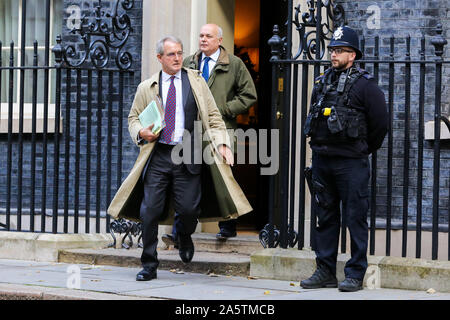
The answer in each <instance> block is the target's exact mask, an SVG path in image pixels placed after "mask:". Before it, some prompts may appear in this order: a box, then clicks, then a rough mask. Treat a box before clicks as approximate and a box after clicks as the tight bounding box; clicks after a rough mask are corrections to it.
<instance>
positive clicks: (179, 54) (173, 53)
mask: <svg viewBox="0 0 450 320" xmlns="http://www.w3.org/2000/svg"><path fill="white" fill-rule="evenodd" d="M183 53H184V52H183V51H178V52H169V53H168V54H166V56H168V57H169V58H175V56H176V55H177V56H179V57H182V56H183Z"/></svg>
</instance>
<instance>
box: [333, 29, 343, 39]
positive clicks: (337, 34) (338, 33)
mask: <svg viewBox="0 0 450 320" xmlns="http://www.w3.org/2000/svg"><path fill="white" fill-rule="evenodd" d="M343 35H344V30H342V27H339V28H337V29H336V31H335V32H334V33H333V39H334V40H339V39H340V38H342V36H343Z"/></svg>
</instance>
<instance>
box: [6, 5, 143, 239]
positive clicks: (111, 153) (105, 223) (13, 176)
mask: <svg viewBox="0 0 450 320" xmlns="http://www.w3.org/2000/svg"><path fill="white" fill-rule="evenodd" d="M26 3H27V1H23V6H22V13H21V14H22V16H21V19H22V20H21V21H22V22H23V25H22V29H21V32H22V34H21V37H20V39H23V40H22V43H21V52H22V57H21V59H20V61H21V64H20V66H16V65H15V56H14V43H13V42H12V43H11V44H10V55H9V56H10V58H9V65H8V66H4V63H3V62H2V61H1V55H0V86H1V79H2V77H1V75H3V74H4V73H7V74H8V77H9V78H8V97H7V105H8V112H7V119H8V120H7V121H8V128H7V132H5V133H0V148H1V151H0V153H1V154H5V157H4V160H5V161H2V164H1V176H4V177H5V181H6V183H5V184H2V185H1V186H0V194H1V199H0V221H1V223H0V228H4V229H6V230H8V231H31V232H52V233H60V232H63V233H68V232H73V233H78V232H83V231H84V232H86V233H90V232H97V233H98V232H109V231H110V217H109V215H107V214H106V209H107V206H108V205H109V203H110V201H111V197H112V195H113V194H114V192H115V191H116V190H117V189H118V188H119V186H120V184H121V182H122V156H123V150H122V149H123V143H122V136H123V129H124V121H126V115H124V104H125V101H124V99H125V98H126V97H127V96H128V92H127V87H128V86H130V85H132V84H133V82H134V71H133V68H132V65H133V60H132V55H131V54H130V53H129V52H128V51H127V50H126V46H125V45H126V43H127V40H128V38H129V36H130V34H131V32H132V31H133V29H132V27H131V20H130V18H129V16H128V14H127V12H128V11H129V10H131V9H132V8H133V6H134V1H132V0H116V1H114V2H113V3H112V4H111V11H110V12H106V11H105V10H104V9H103V7H102V1H96V3H98V4H97V6H96V7H95V11H94V16H93V17H88V16H83V17H82V18H81V21H80V27H79V28H77V29H73V30H72V31H71V33H72V34H73V35H74V36H78V40H79V41H78V42H77V43H75V44H74V43H73V42H72V43H70V44H68V45H65V44H63V42H62V38H61V36H58V37H57V39H56V45H55V46H54V47H53V48H51V46H50V4H51V1H50V0H47V1H46V2H45V6H46V27H45V30H46V31H45V32H46V34H45V50H44V55H45V62H44V64H43V65H42V64H41V65H39V64H38V57H39V52H38V49H37V48H38V43H37V41H35V42H34V55H33V63H32V64H30V65H27V64H26V63H25V61H26V60H25V57H24V53H25V50H24V48H25V39H26V33H27V30H26V24H25V21H26V14H27V10H26ZM74 36H72V37H71V41H75V40H73V39H74ZM1 46H2V44H1V42H0V51H1V49H2V48H1ZM51 51H52V52H53V54H54V64H52V63H51V61H50V60H51V59H50V52H51ZM41 54H42V53H41ZM16 72H18V73H19V77H20V78H19V81H20V82H19V88H20V90H19V95H18V97H17V101H15V98H14V91H15V90H16V86H15V74H16ZM42 73H44V80H43V83H41V82H39V81H38V75H40V74H42ZM29 76H31V86H26V85H25V81H24V79H25V77H29ZM52 77H53V79H54V81H53V83H52V81H51V80H52ZM25 90H27V91H28V92H32V101H31V106H32V107H31V109H32V111H31V126H32V128H31V129H30V130H28V131H27V132H25V130H24V123H25V121H26V119H25V114H24V105H25V99H24V91H25ZM41 91H43V101H40V102H39V103H38V101H37V95H38V93H39V92H41ZM2 99H3V98H2V97H1V92H0V100H2ZM51 99H53V100H51ZM39 105H41V107H42V109H41V110H42V112H43V114H42V115H41V116H40V117H38V114H37V113H38V112H37V111H38V106H39ZM16 106H17V108H18V110H19V114H18V117H15V113H14V110H15V108H16ZM0 109H1V105H0ZM0 111H1V110H0ZM50 121H53V123H51V122H50ZM2 159H3V158H2ZM39 196H40V197H39ZM39 200H40V201H39ZM25 218H26V219H27V220H28V222H25V221H24V219H25ZM83 222H84V230H82V229H83V228H82V226H81V225H80V223H83Z"/></svg>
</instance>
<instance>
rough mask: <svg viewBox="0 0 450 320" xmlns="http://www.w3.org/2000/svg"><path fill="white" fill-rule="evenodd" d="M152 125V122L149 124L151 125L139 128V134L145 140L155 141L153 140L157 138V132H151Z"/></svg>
mask: <svg viewBox="0 0 450 320" xmlns="http://www.w3.org/2000/svg"><path fill="white" fill-rule="evenodd" d="M153 126H154V124H151V125H150V126H148V127H147V128H144V129H141V130H139V136H140V137H141V138H142V139H144V140H145V141H148V142H153V141H155V140H156V139H157V138H158V136H159V133H158V134H154V133H153V132H152V129H153Z"/></svg>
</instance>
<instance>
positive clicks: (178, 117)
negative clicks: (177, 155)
mask: <svg viewBox="0 0 450 320" xmlns="http://www.w3.org/2000/svg"><path fill="white" fill-rule="evenodd" d="M171 77H172V76H171V75H169V74H167V73H165V72H164V71H162V75H161V94H162V99H163V106H164V108H166V100H167V93H168V91H169V86H170V78H171ZM173 84H174V85H175V90H176V97H177V103H176V112H175V132H174V139H173V142H175V143H181V142H182V140H183V132H184V109H183V86H182V84H181V70H180V71H178V73H176V74H175V79H173Z"/></svg>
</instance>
